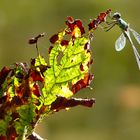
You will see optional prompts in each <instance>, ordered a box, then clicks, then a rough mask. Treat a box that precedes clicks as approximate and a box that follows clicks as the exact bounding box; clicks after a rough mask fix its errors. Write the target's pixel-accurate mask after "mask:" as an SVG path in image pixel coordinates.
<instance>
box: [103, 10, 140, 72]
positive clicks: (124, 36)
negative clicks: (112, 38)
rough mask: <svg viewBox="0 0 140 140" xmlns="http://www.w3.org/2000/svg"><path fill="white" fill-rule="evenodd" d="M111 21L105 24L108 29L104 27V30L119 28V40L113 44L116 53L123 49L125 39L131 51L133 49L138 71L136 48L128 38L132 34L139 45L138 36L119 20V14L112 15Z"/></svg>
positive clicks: (138, 60) (138, 62) (139, 38)
mask: <svg viewBox="0 0 140 140" xmlns="http://www.w3.org/2000/svg"><path fill="white" fill-rule="evenodd" d="M111 19H112V20H113V21H112V22H110V23H109V22H106V23H107V24H108V27H105V30H106V31H109V30H110V29H111V28H113V27H114V26H115V25H118V26H119V27H120V29H121V30H122V34H121V35H120V36H119V38H118V39H117V40H116V42H115V49H116V51H121V50H122V49H123V48H124V47H125V45H126V39H127V40H128V41H129V42H130V44H131V46H132V49H133V52H134V55H135V57H136V61H137V64H138V67H139V69H140V55H139V53H138V51H137V49H136V47H135V46H134V43H133V41H132V39H131V37H130V32H132V34H133V35H134V38H135V39H136V41H137V42H138V44H140V34H138V33H137V32H136V31H135V30H133V29H132V28H130V27H129V24H128V23H126V22H125V21H124V20H123V19H122V18H121V14H120V13H118V12H116V13H114V14H113V16H112V17H111Z"/></svg>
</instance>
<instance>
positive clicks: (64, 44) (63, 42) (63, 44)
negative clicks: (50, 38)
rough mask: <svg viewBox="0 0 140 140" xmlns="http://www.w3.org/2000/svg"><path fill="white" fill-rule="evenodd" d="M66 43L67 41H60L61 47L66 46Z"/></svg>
mask: <svg viewBox="0 0 140 140" xmlns="http://www.w3.org/2000/svg"><path fill="white" fill-rule="evenodd" d="M68 43H69V41H68V40H62V41H61V45H62V46H67V45H68Z"/></svg>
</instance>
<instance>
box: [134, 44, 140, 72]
mask: <svg viewBox="0 0 140 140" xmlns="http://www.w3.org/2000/svg"><path fill="white" fill-rule="evenodd" d="M132 48H133V51H134V54H135V57H136V60H137V64H138V67H139V70H140V55H139V53H138V51H137V49H136V48H135V46H134V45H132Z"/></svg>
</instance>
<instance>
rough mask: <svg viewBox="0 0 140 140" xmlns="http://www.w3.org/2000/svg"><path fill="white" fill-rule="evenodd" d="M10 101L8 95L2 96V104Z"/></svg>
mask: <svg viewBox="0 0 140 140" xmlns="http://www.w3.org/2000/svg"><path fill="white" fill-rule="evenodd" d="M8 100H9V96H8V95H5V96H2V97H0V104H4V103H6V102H7V101H8Z"/></svg>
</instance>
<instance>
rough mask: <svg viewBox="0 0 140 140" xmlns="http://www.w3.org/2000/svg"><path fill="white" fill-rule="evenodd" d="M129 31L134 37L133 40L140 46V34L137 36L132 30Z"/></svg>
mask: <svg viewBox="0 0 140 140" xmlns="http://www.w3.org/2000/svg"><path fill="white" fill-rule="evenodd" d="M129 30H130V31H131V32H132V34H133V35H134V37H135V39H136V40H137V42H138V43H139V44H140V34H138V33H137V32H136V31H135V30H133V29H131V28H129Z"/></svg>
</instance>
